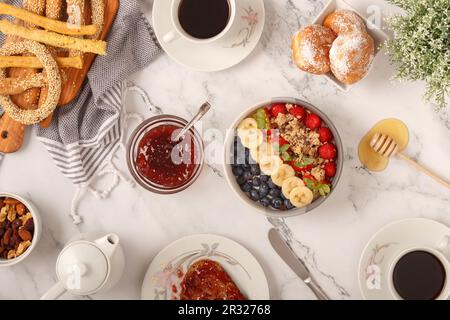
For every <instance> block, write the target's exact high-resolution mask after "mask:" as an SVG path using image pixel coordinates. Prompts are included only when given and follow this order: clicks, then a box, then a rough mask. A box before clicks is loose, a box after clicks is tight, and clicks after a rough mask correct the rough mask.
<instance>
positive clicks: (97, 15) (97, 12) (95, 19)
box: [90, 0, 105, 39]
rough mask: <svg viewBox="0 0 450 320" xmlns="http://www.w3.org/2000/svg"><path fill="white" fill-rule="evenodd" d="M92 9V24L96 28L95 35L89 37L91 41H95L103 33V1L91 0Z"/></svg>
mask: <svg viewBox="0 0 450 320" xmlns="http://www.w3.org/2000/svg"><path fill="white" fill-rule="evenodd" d="M91 8H92V24H93V25H96V26H97V27H98V31H97V33H96V34H95V35H94V36H92V37H90V38H91V39H97V38H98V36H99V35H100V33H101V32H102V31H103V24H104V22H105V21H104V20H105V1H104V0H91Z"/></svg>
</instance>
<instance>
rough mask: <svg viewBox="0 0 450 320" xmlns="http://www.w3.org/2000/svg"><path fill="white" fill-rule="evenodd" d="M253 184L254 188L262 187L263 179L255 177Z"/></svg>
mask: <svg viewBox="0 0 450 320" xmlns="http://www.w3.org/2000/svg"><path fill="white" fill-rule="evenodd" d="M252 183H253V186H255V187H259V186H260V185H261V179H260V178H259V177H253V180H252Z"/></svg>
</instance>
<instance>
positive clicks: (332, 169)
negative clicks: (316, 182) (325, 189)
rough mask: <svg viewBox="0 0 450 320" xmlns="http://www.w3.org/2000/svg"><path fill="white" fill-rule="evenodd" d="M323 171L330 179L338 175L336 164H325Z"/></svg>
mask: <svg viewBox="0 0 450 320" xmlns="http://www.w3.org/2000/svg"><path fill="white" fill-rule="evenodd" d="M323 169H324V170H325V175H326V176H327V177H328V178H333V177H334V176H335V175H336V165H335V164H334V162H328V163H327V164H325V166H324V167H323Z"/></svg>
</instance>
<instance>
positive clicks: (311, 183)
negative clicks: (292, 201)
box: [303, 178, 316, 191]
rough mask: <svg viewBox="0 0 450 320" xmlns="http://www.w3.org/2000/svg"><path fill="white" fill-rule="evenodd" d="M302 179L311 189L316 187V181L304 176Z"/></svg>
mask: <svg viewBox="0 0 450 320" xmlns="http://www.w3.org/2000/svg"><path fill="white" fill-rule="evenodd" d="M303 181H304V182H305V184H306V186H307V187H308V188H309V189H311V191H314V190H315V188H316V183H315V182H314V181H312V180H311V179H308V178H305V179H303Z"/></svg>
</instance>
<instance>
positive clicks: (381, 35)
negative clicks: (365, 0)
mask: <svg viewBox="0 0 450 320" xmlns="http://www.w3.org/2000/svg"><path fill="white" fill-rule="evenodd" d="M338 9H345V10H351V11H354V12H356V13H357V14H358V15H359V16H360V17H361V19H363V21H364V23H365V24H366V29H367V33H368V34H369V35H370V36H371V37H372V38H373V40H374V42H375V53H374V60H375V58H376V56H377V54H378V53H379V52H380V51H381V45H382V44H383V43H384V42H385V41H386V40H388V39H389V36H388V35H387V34H386V33H385V32H384V31H383V30H381V29H380V28H378V27H376V26H375V25H373V24H372V23H370V22H369V21H368V20H367V19H366V18H365V17H364V15H363V14H362V13H361V12H359V11H358V10H356V9H355V8H353V7H352V6H350V5H349V4H348V3H347V2H345V1H343V0H331V1H330V2H328V3H327V4H326V5H325V8H324V9H323V10H322V11H321V12H320V13H319V15H318V16H317V17H316V18H315V19H314V21H313V22H312V24H320V25H322V24H323V21H324V20H325V18H326V17H327V16H328V15H329V14H330V13H333V12H334V11H336V10H338ZM372 67H373V63H372V65H371V66H370V69H372ZM370 69H369V71H368V72H367V73H366V75H365V77H366V76H367V75H368V74H369V72H370ZM323 76H324V77H325V78H327V79H328V80H329V81H331V82H332V83H333V84H334V85H335V86H336V87H338V88H339V89H341V90H342V91H344V92H348V91H349V90H350V89H351V87H352V86H354V85H355V84H353V85H348V84H345V83H342V82H340V81H339V80H338V79H336V77H335V76H334V75H333V74H332V73H331V72H329V73H327V74H325V75H323ZM362 80H363V79H361V80H360V81H362ZM360 81H359V82H360ZM359 82H358V83H359Z"/></svg>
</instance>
